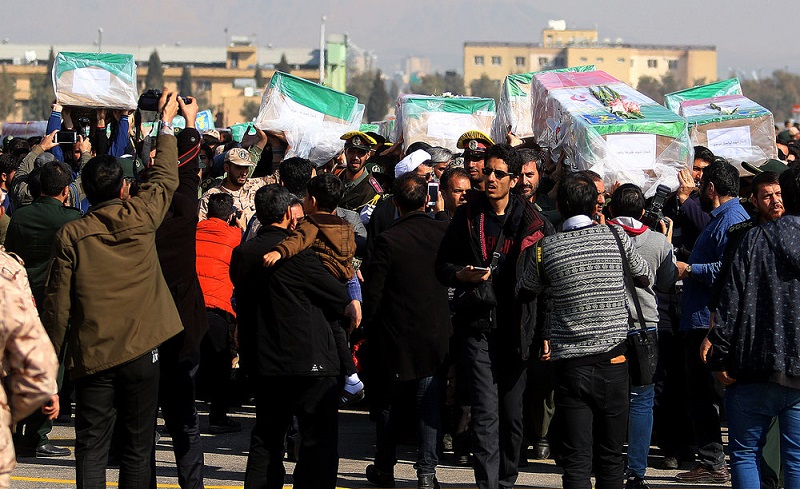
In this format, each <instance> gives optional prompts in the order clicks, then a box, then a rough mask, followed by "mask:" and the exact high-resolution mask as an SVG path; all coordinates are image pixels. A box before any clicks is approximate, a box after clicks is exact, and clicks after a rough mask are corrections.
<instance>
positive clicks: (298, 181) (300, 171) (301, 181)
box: [278, 156, 314, 197]
mask: <svg viewBox="0 0 800 489" xmlns="http://www.w3.org/2000/svg"><path fill="white" fill-rule="evenodd" d="M278 171H279V172H280V175H281V183H282V184H283V186H284V187H286V190H288V191H289V192H291V193H293V194H295V195H296V196H298V197H303V196H305V195H306V186H307V185H308V181H309V180H311V174H312V173H313V172H314V165H313V164H312V163H311V162H310V161H308V160H307V159H305V158H300V157H299V156H294V157H292V158H286V159H285V160H283V161H281V164H280V166H278Z"/></svg>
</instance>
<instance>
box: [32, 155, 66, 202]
mask: <svg viewBox="0 0 800 489" xmlns="http://www.w3.org/2000/svg"><path fill="white" fill-rule="evenodd" d="M40 182H41V187H40V191H41V193H42V195H47V196H49V197H55V196H57V195H58V194H60V193H61V192H62V191H63V190H64V187H66V186H67V185H69V184H70V183H72V168H70V167H69V165H67V164H66V163H64V162H61V161H51V162H48V163H45V164H44V165H42V174H41V177H40Z"/></svg>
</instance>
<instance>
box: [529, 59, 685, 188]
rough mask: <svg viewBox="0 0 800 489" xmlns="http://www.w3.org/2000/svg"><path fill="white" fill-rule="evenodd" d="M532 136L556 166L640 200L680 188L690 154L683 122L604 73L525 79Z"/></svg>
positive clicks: (552, 75) (677, 116) (535, 76)
mask: <svg viewBox="0 0 800 489" xmlns="http://www.w3.org/2000/svg"><path fill="white" fill-rule="evenodd" d="M531 114H532V118H533V124H532V125H533V132H534V134H536V135H537V139H538V141H539V143H540V144H542V145H545V146H549V147H550V148H551V151H552V154H553V157H554V159H555V160H556V161H563V163H564V164H565V165H566V166H567V168H568V169H570V170H572V171H579V170H592V171H594V172H597V173H598V174H600V175H601V176H602V177H603V181H604V182H605V184H606V187H610V186H611V185H613V184H614V182H617V181H618V182H621V183H634V184H636V185H638V186H639V187H641V188H642V190H643V191H644V192H645V195H646V196H648V197H650V196H652V195H654V194H655V190H656V187H657V186H658V185H666V186H668V187H669V188H670V189H672V190H677V188H678V171H679V170H681V169H682V168H685V167H686V165H687V163H688V162H689V158H690V155H691V144H690V142H689V134H688V131H687V123H686V120H685V119H683V118H682V117H680V116H679V115H677V114H675V113H674V112H672V111H670V110H668V109H666V108H665V107H663V106H661V105H659V104H657V103H656V102H655V101H653V100H652V99H650V98H648V97H647V96H645V95H643V94H641V93H639V92H637V91H636V90H634V89H633V88H631V87H629V86H628V85H625V84H624V83H622V82H621V81H619V80H617V79H616V78H614V77H612V76H611V75H609V74H607V73H605V72H603V71H588V72H558V73H553V72H547V73H537V74H534V76H533V79H532V80H531Z"/></svg>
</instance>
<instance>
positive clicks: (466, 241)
mask: <svg viewBox="0 0 800 489" xmlns="http://www.w3.org/2000/svg"><path fill="white" fill-rule="evenodd" d="M490 209H491V208H490V206H489V202H488V199H487V198H486V195H485V194H483V193H474V194H472V195H471V196H470V197H469V200H468V202H467V203H466V204H464V205H462V206H459V208H458V210H456V213H455V215H454V216H453V220H452V221H450V225H449V226H448V228H447V233H446V234H445V237H444V239H443V240H442V245H441V246H440V247H439V252H438V254H437V256H436V276H437V277H438V278H439V280H440V281H441V282H442V283H443V284H445V285H447V286H450V287H455V288H456V291H455V294H456V297H458V295H459V294H460V293H461V292H463V291H464V290H467V288H468V287H469V286H470V285H469V284H464V283H462V282H459V281H458V279H456V273H458V271H459V270H461V269H462V268H464V267H465V266H467V265H473V266H477V267H484V266H488V263H489V260H490V256H491V252H492V250H483V248H482V247H483V244H482V238H481V235H482V233H483V224H482V223H483V222H484V218H485V214H486V213H488V212H491V210H490ZM506 215H507V218H506V219H505V228H504V229H505V237H506V240H510V241H511V246H510V249H509V250H508V253H507V254H506V255H505V256H504V257H503V259H502V260H501V261H500V265H499V266H498V269H497V270H496V271H494V272H493V274H492V285H493V286H494V291H495V296H496V298H497V308H496V309H497V322H496V324H493V325H492V324H490V323H489V322H488V319H487V317H474V316H468V315H465V314H462V313H460V312H459V311H458V310H456V311H455V315H454V316H453V325H454V326H455V328H456V330H459V329H463V330H479V331H485V330H487V329H489V328H497V330H498V334H499V337H500V339H501V341H503V342H504V346H506V347H508V349H509V351H508V352H509V354H512V353H513V354H515V355H516V357H517V358H519V359H521V360H527V359H528V356H529V354H530V352H529V349H530V346H531V343H532V342H533V336H534V333H535V331H536V325H537V321H541V320H542V319H543V318H542V310H540V308H539V307H538V306H539V301H540V299H539V298H538V297H535V296H532V297H516V296H515V287H516V283H517V276H518V275H519V273H521V272H520V270H521V269H522V268H523V267H524V264H525V263H528V262H530V261H531V260H533V258H534V253H535V250H536V246H535V245H536V243H537V242H538V241H539V240H540V239H542V238H543V237H545V236H548V235H551V234H555V230H554V229H553V226H552V224H550V223H549V222H548V221H546V220H545V219H544V218H543V217H542V216H541V215H539V213H538V212H536V210H535V209H534V207H533V204H531V203H530V202H528V201H526V200H523V199H522V198H520V197H517V196H514V195H512V196H511V198H510V200H509V203H508V207H507V208H506ZM480 250H483V252H481V251H480ZM482 254H485V255H486V256H485V257H484V256H481V255H482Z"/></svg>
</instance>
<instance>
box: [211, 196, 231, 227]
mask: <svg viewBox="0 0 800 489" xmlns="http://www.w3.org/2000/svg"><path fill="white" fill-rule="evenodd" d="M232 214H233V196H232V195H231V194H225V193H219V194H211V195H209V196H208V212H207V213H206V215H207V216H208V218H209V219H211V218H212V217H216V218H217V219H222V220H223V221H227V220H228V219H230V218H231V215H232Z"/></svg>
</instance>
